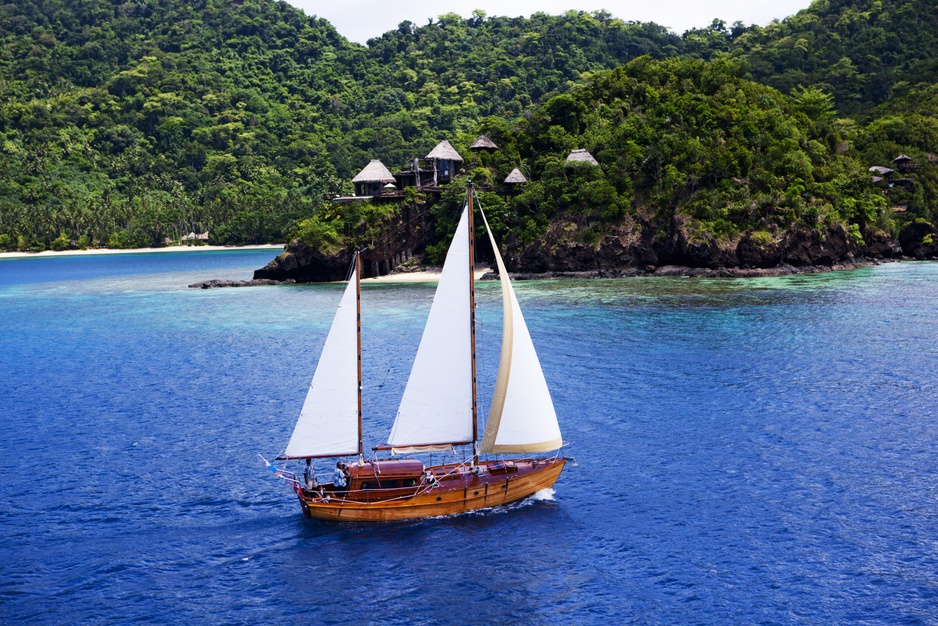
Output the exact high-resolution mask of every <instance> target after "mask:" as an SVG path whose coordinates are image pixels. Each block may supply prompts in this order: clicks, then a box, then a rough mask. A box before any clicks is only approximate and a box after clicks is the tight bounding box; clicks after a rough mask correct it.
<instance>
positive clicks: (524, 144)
mask: <svg viewBox="0 0 938 626" xmlns="http://www.w3.org/2000/svg"><path fill="white" fill-rule="evenodd" d="M936 19H938V17H936V13H935V8H934V7H933V6H931V5H930V3H928V2H925V1H923V0H897V1H894V2H865V1H859V0H858V1H854V2H831V1H827V2H816V3H815V4H814V5H812V7H811V8H810V9H808V10H806V11H802V12H801V13H799V14H798V15H796V16H793V17H791V18H789V19H787V20H784V21H782V22H777V23H773V24H771V25H769V26H767V27H744V26H743V25H740V24H736V25H733V26H732V27H729V28H727V27H726V25H725V24H723V23H722V22H719V21H717V22H714V24H712V25H710V26H709V27H707V28H702V29H699V30H694V31H690V32H688V33H685V34H684V35H683V36H677V35H675V34H673V33H671V32H669V31H668V30H667V29H666V28H664V27H662V26H658V25H655V24H639V23H630V22H624V21H622V20H620V19H616V18H614V17H613V16H611V15H609V14H607V13H603V12H600V13H593V14H587V13H583V12H568V13H566V14H564V15H561V16H548V15H544V14H535V15H533V16H531V17H530V18H500V17H499V18H491V17H487V16H485V14H484V13H482V12H478V11H477V12H475V13H474V15H473V17H471V18H470V19H463V18H460V17H459V16H457V15H442V16H439V18H437V19H436V20H433V21H432V22H431V23H430V24H428V25H425V26H419V27H418V26H416V25H414V24H412V23H409V22H404V23H402V24H400V25H399V26H398V28H396V29H394V30H391V31H389V32H387V33H386V34H384V35H383V36H381V37H379V38H376V39H374V40H372V41H370V42H369V45H368V46H360V45H357V44H353V43H350V42H348V41H347V40H345V39H344V38H343V37H341V36H340V35H339V34H338V33H337V32H336V31H335V30H334V29H333V28H332V26H331V25H330V24H328V23H327V22H325V21H324V20H321V19H317V18H314V17H309V16H306V15H304V14H303V13H302V12H300V11H297V10H295V9H293V8H292V7H290V6H289V5H287V4H285V3H283V2H270V1H268V0H244V1H243V2H228V1H221V0H197V1H195V2H192V1H188V2H187V1H183V0H150V1H148V2H134V1H122V0H21V1H17V2H15V3H8V4H4V5H0V44H2V46H0V50H2V51H0V247H4V248H19V249H45V248H50V247H51V248H63V247H68V246H74V245H83V246H84V245H109V246H112V247H137V246H144V245H160V244H162V242H163V241H164V239H167V238H169V239H171V240H178V239H179V238H180V237H182V236H183V235H185V234H186V233H188V232H196V233H199V232H209V233H210V240H211V241H212V242H215V243H258V242H267V241H283V240H284V239H285V238H288V237H291V236H293V235H297V234H300V235H304V234H305V235H306V236H307V238H310V237H313V236H314V235H315V234H316V233H318V234H319V235H322V234H323V233H327V234H329V237H330V242H331V243H330V246H332V247H335V246H338V247H341V246H343V245H346V244H348V243H349V242H350V241H351V238H354V236H356V235H355V233H361V232H364V231H362V229H361V228H360V227H359V226H358V225H357V224H351V221H350V220H348V219H345V218H343V219H341V220H339V221H338V222H335V221H334V220H333V219H332V218H330V217H329V216H338V215H340V212H338V211H336V210H335V209H334V208H332V207H329V206H327V203H326V198H327V197H329V196H330V195H332V194H334V193H338V192H349V191H351V185H350V182H349V181H350V178H351V177H352V176H353V175H354V174H355V172H357V171H358V169H360V168H361V167H362V166H363V165H364V164H365V163H367V162H368V159H370V158H381V159H382V160H384V162H385V163H387V164H388V165H389V166H391V167H392V168H394V167H399V166H401V165H403V164H404V163H405V162H406V160H407V159H410V158H413V157H414V156H423V155H424V154H426V153H427V151H429V150H430V149H431V148H432V147H433V146H434V145H435V144H436V143H437V142H438V141H439V140H441V139H448V140H450V141H451V142H452V143H453V145H454V146H456V148H457V149H458V150H460V152H461V153H462V154H463V155H464V156H467V157H468V152H467V150H466V148H467V146H468V144H469V142H471V141H472V139H473V138H474V137H475V136H476V135H477V134H478V133H480V132H486V133H488V134H489V136H491V137H492V138H493V139H494V140H495V141H496V143H498V144H499V146H500V147H501V148H502V150H501V151H500V152H498V153H496V154H494V155H492V156H490V157H488V156H487V157H485V158H484V159H481V160H480V161H479V162H476V163H473V164H471V165H472V166H474V167H475V170H476V171H475V172H474V176H475V177H476V178H477V180H481V181H483V182H484V181H486V180H491V181H493V182H498V180H499V179H498V177H503V176H504V175H505V174H507V171H510V169H512V168H513V167H520V168H521V169H522V171H523V172H524V174H525V175H526V176H527V177H528V179H529V180H531V181H532V182H531V184H530V185H529V186H528V188H527V190H526V191H525V192H524V193H522V194H521V195H519V196H517V197H509V198H501V197H497V196H493V197H492V198H490V199H489V203H488V204H490V205H491V206H492V212H493V216H494V218H493V219H495V221H496V223H497V225H498V226H497V227H498V228H499V229H501V235H502V236H503V237H504V238H506V239H511V240H512V241H515V242H516V245H517V246H519V249H520V248H523V247H524V246H525V245H528V244H530V243H532V242H534V241H535V240H537V239H538V238H541V237H543V235H544V234H545V233H547V232H548V231H550V230H551V229H555V228H556V226H557V225H558V224H560V223H563V224H566V225H567V226H566V227H565V228H568V227H569V234H568V235H565V237H568V238H570V239H575V240H576V241H578V242H580V243H582V244H584V245H587V244H589V243H590V242H594V243H595V242H598V241H599V240H600V239H601V238H602V237H604V236H608V235H609V233H611V232H613V231H616V232H620V233H621V232H625V231H629V232H634V233H639V231H641V232H645V236H648V233H649V232H653V233H666V232H667V231H669V229H672V227H673V223H674V220H675V219H677V218H680V221H681V224H682V225H683V226H682V227H683V228H684V230H685V231H687V233H689V234H690V236H691V238H692V239H693V238H699V239H701V240H711V239H712V240H714V241H730V240H732V239H733V238H738V237H740V236H742V234H744V233H753V232H758V233H767V235H760V237H765V236H776V234H777V232H779V231H780V229H783V228H787V227H789V226H790V225H791V224H793V223H796V224H799V225H804V226H806V227H809V228H818V229H820V230H823V228H825V227H827V226H829V225H831V224H842V225H843V226H844V228H845V229H847V230H849V231H850V232H851V233H852V236H853V237H855V238H858V239H862V238H863V236H864V233H865V232H866V231H867V229H869V228H871V227H875V228H876V229H879V230H880V231H882V232H886V233H891V234H893V235H895V234H896V232H897V230H898V228H899V226H901V223H902V222H903V221H907V220H914V219H917V218H920V219H925V220H933V219H934V212H935V210H936V203H935V198H936V196H938V193H936V190H938V181H935V180H934V178H935V176H934V173H933V172H932V170H931V169H929V168H923V169H922V170H921V171H919V172H917V173H916V175H915V176H916V182H915V186H914V187H913V189H912V190H911V191H909V192H908V194H907V196H908V197H904V198H902V201H903V202H904V203H905V204H906V205H907V206H908V207H909V210H908V212H907V213H906V214H905V215H903V216H900V217H899V219H898V220H896V219H894V216H893V215H892V214H891V212H890V211H889V210H887V209H888V206H889V205H891V204H894V202H893V201H894V200H896V198H890V199H887V198H885V197H884V195H883V193H882V192H881V191H880V190H875V189H873V188H871V187H870V185H869V184H868V180H869V176H868V175H867V174H866V168H867V167H868V166H869V165H871V164H883V165H889V164H890V163H891V160H892V158H893V157H894V156H896V154H898V153H900V152H904V153H907V154H909V155H910V156H912V157H913V159H916V160H917V161H918V162H922V163H924V162H927V158H928V154H929V153H933V152H934V151H935V137H936V126H935V117H936V113H938V110H936V98H935V92H934V83H935V75H936V69H935V68H936V60H935V54H936V52H935V50H936V49H938V46H936V42H935V32H936V30H938V29H936V28H935V27H934V26H935V23H936V21H935V20H936ZM573 148H586V149H589V150H590V151H591V152H592V153H593V155H594V156H595V157H596V158H597V160H598V161H599V163H600V167H599V168H589V167H587V168H582V167H581V168H569V167H566V166H565V164H564V158H565V156H566V153H567V152H569V150H571V149H573ZM468 165H470V164H467V166H468ZM467 169H472V167H467ZM467 173H469V172H467ZM456 195H458V192H457V191H454V192H452V193H451V194H449V196H452V197H447V196H446V195H444V197H443V198H442V199H441V200H440V201H439V202H436V203H434V202H433V199H432V198H431V199H427V198H416V199H414V200H413V202H412V203H411V208H413V206H415V204H414V203H416V204H419V205H420V206H425V205H427V206H426V212H427V214H428V215H429V217H430V218H432V220H433V221H434V237H430V238H429V239H427V240H426V241H425V244H426V246H427V247H428V250H429V252H430V256H431V257H433V256H434V255H437V256H438V254H439V248H438V247H436V248H434V247H433V246H434V245H435V244H436V239H435V237H439V236H442V235H444V234H445V233H446V232H447V230H448V229H449V228H451V224H450V223H449V221H448V220H449V219H450V218H451V217H452V208H451V207H452V206H453V205H454V204H458V201H457V200H454V198H455V196H456ZM395 212H399V209H394V208H383V209H380V210H378V213H379V214H380V216H381V217H380V219H382V220H391V221H392V222H393V220H394V219H395V217H394V216H395ZM362 214H363V215H365V216H367V215H369V214H370V213H369V210H367V209H363V211H362ZM345 217H346V218H347V216H345ZM362 219H365V218H362ZM437 222H438V223H437ZM372 230H373V229H372ZM369 232H370V236H373V235H374V232H371V231H369ZM565 232H567V231H565ZM311 233H312V234H311ZM317 236H318V235H317ZM636 236H637V234H636Z"/></svg>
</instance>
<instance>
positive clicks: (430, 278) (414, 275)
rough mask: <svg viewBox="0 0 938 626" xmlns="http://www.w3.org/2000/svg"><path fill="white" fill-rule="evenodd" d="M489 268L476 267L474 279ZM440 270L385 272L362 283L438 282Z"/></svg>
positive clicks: (478, 277)
mask: <svg viewBox="0 0 938 626" xmlns="http://www.w3.org/2000/svg"><path fill="white" fill-rule="evenodd" d="M490 271H491V270H490V269H489V268H487V267H477V268H476V270H475V277H476V280H479V279H480V278H482V276H483V275H485V274H486V273H488V272H490ZM442 273H443V272H442V270H441V269H440V268H433V269H428V270H421V271H419V272H399V273H396V274H387V275H385V276H378V277H376V278H363V279H362V284H363V285H365V284H369V283H438V282H440V275H442Z"/></svg>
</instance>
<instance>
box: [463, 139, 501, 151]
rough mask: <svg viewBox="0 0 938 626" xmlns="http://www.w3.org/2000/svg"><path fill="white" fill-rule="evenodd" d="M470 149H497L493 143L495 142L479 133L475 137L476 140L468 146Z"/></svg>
mask: <svg viewBox="0 0 938 626" xmlns="http://www.w3.org/2000/svg"><path fill="white" fill-rule="evenodd" d="M469 149H470V150H498V146H496V145H495V142H494V141H492V140H491V139H489V138H488V137H486V136H485V135H479V136H478V137H476V140H475V141H473V142H472V145H471V146H469Z"/></svg>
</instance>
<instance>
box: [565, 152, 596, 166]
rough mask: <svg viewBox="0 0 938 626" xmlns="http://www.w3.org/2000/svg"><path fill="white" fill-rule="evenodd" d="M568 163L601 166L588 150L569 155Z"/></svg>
mask: <svg viewBox="0 0 938 626" xmlns="http://www.w3.org/2000/svg"><path fill="white" fill-rule="evenodd" d="M567 163H589V164H591V165H599V162H598V161H597V160H596V159H594V158H593V155H592V154H590V153H589V151H587V150H574V151H573V152H571V153H570V154H568V155H567Z"/></svg>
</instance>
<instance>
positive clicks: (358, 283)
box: [355, 252, 365, 463]
mask: <svg viewBox="0 0 938 626" xmlns="http://www.w3.org/2000/svg"><path fill="white" fill-rule="evenodd" d="M355 328H356V330H355V335H356V339H357V342H356V343H357V344H358V462H359V463H364V461H365V454H364V449H363V447H362V257H361V253H359V252H356V253H355Z"/></svg>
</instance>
